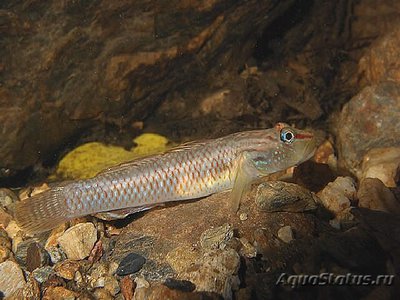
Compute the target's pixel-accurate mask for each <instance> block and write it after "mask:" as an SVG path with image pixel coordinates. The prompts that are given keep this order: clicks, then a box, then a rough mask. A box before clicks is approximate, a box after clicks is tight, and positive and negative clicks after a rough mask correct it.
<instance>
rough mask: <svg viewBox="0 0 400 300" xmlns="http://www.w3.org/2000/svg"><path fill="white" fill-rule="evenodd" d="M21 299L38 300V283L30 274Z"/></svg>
mask: <svg viewBox="0 0 400 300" xmlns="http://www.w3.org/2000/svg"><path fill="white" fill-rule="evenodd" d="M23 298H24V299H29V300H31V299H32V300H36V299H40V283H39V282H38V281H36V279H35V278H34V276H33V275H32V274H30V275H29V277H28V281H27V283H26V285H25V287H24V289H23Z"/></svg>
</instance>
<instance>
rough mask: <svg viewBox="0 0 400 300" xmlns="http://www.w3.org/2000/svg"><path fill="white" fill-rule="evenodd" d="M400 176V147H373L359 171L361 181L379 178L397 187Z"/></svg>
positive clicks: (388, 185) (386, 183)
mask: <svg viewBox="0 0 400 300" xmlns="http://www.w3.org/2000/svg"><path fill="white" fill-rule="evenodd" d="M399 176H400V147H389V148H374V149H371V150H370V151H368V152H367V153H366V154H365V155H364V158H363V162H362V166H361V170H360V171H359V172H358V173H357V177H358V179H359V181H362V180H363V179H365V178H378V179H379V180H381V181H382V182H383V183H384V184H385V185H386V186H387V187H396V186H397V182H399V181H400V177H399Z"/></svg>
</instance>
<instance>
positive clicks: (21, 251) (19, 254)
mask: <svg viewBox="0 0 400 300" xmlns="http://www.w3.org/2000/svg"><path fill="white" fill-rule="evenodd" d="M37 241H38V239H36V238H30V239H27V240H25V241H22V242H20V243H19V244H18V246H17V251H15V259H16V260H17V262H18V263H19V264H20V265H21V266H26V257H27V255H28V248H29V246H30V245H31V244H34V243H36V242H37Z"/></svg>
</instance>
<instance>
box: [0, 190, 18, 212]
mask: <svg viewBox="0 0 400 300" xmlns="http://www.w3.org/2000/svg"><path fill="white" fill-rule="evenodd" d="M17 201H18V196H17V195H16V194H15V193H14V192H13V191H11V190H9V189H6V188H0V207H1V208H3V209H4V211H5V212H6V213H8V214H13V212H14V206H15V203H16V202H17Z"/></svg>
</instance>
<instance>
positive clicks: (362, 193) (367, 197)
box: [357, 178, 400, 215]
mask: <svg viewBox="0 0 400 300" xmlns="http://www.w3.org/2000/svg"><path fill="white" fill-rule="evenodd" d="M357 198H358V206H360V207H365V208H369V209H372V210H380V211H384V212H388V213H392V214H397V215H400V203H399V202H398V201H397V200H396V197H395V196H394V194H393V193H392V191H391V190H390V189H389V188H388V187H386V186H385V185H384V184H383V182H382V181H381V180H379V179H377V178H365V179H364V180H363V181H361V183H360V188H359V189H358V192H357Z"/></svg>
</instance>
